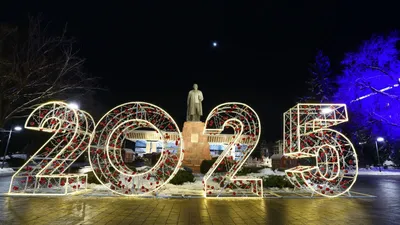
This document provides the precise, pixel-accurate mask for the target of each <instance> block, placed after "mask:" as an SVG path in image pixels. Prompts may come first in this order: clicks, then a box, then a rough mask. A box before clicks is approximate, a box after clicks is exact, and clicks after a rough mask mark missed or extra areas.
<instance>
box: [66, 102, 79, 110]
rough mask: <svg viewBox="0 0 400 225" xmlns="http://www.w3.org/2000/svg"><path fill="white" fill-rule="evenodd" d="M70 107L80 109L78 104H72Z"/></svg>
mask: <svg viewBox="0 0 400 225" xmlns="http://www.w3.org/2000/svg"><path fill="white" fill-rule="evenodd" d="M68 106H69V107H70V108H72V109H79V105H78V103H76V102H71V103H69V104H68Z"/></svg>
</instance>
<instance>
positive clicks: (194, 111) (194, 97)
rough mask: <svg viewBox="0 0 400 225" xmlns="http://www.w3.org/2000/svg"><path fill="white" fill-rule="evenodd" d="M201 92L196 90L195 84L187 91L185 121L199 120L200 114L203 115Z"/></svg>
mask: <svg viewBox="0 0 400 225" xmlns="http://www.w3.org/2000/svg"><path fill="white" fill-rule="evenodd" d="M203 99H204V98H203V93H202V92H201V91H200V90H198V86H197V84H194V85H193V90H191V91H189V94H188V98H187V119H186V120H187V121H200V116H202V115H203V107H202V105H201V102H202V101H203Z"/></svg>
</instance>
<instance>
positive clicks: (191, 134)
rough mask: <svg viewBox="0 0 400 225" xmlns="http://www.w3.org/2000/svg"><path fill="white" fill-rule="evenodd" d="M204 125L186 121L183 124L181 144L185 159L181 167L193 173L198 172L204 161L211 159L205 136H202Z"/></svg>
mask: <svg viewBox="0 0 400 225" xmlns="http://www.w3.org/2000/svg"><path fill="white" fill-rule="evenodd" d="M203 129H204V123H203V122H200V121H198V122H197V121H196V122H193V121H188V122H185V123H184V124H183V131H182V137H183V143H184V149H185V158H184V159H183V165H184V166H187V167H189V168H191V169H192V170H193V172H196V173H199V172H200V164H201V162H202V161H203V160H204V159H208V160H209V159H211V154H210V145H209V144H208V140H207V136H206V135H203Z"/></svg>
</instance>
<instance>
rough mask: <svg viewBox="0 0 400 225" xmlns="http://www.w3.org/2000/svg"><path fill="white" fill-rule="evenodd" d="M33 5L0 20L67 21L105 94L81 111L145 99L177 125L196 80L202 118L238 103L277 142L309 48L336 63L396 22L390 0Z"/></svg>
mask: <svg viewBox="0 0 400 225" xmlns="http://www.w3.org/2000/svg"><path fill="white" fill-rule="evenodd" d="M27 2H28V3H27ZM38 2H40V1H16V0H13V1H8V3H6V2H2V4H1V7H0V22H7V23H14V24H17V25H20V26H24V24H26V23H27V20H28V15H36V14H37V13H42V17H43V18H44V19H45V21H51V22H52V23H51V27H52V30H51V32H53V31H54V32H59V31H61V29H62V27H63V26H64V25H65V23H68V34H69V35H71V36H75V37H76V38H77V40H78V41H79V43H78V45H77V47H78V48H80V49H81V50H80V53H79V54H80V55H81V56H82V57H85V58H87V63H86V66H85V67H86V70H87V71H88V72H89V73H90V74H92V75H93V76H97V77H101V78H102V80H101V85H102V86H103V87H106V88H108V90H109V91H108V92H100V93H98V94H97V95H96V99H97V101H98V102H99V103H101V105H102V107H103V109H102V110H99V109H98V108H96V109H95V110H94V108H93V109H90V108H87V107H85V106H82V109H85V110H87V111H89V112H91V113H93V114H94V115H100V114H102V113H105V112H106V111H108V110H109V109H112V108H113V107H114V106H116V105H117V104H121V103H125V102H128V101H147V102H150V103H153V104H156V105H158V106H160V107H162V108H163V109H165V110H166V111H167V112H168V113H169V114H171V115H172V117H173V118H175V120H176V121H177V122H178V124H179V125H180V126H181V128H182V124H183V122H184V120H185V116H186V98H187V93H188V92H189V91H190V90H191V89H192V85H193V83H197V84H198V85H199V89H200V90H201V91H202V92H203V94H204V98H205V99H204V102H203V110H204V114H205V115H204V116H203V117H202V119H203V121H204V119H205V117H206V116H207V114H208V112H209V111H210V110H211V109H212V108H213V107H215V106H216V105H218V104H220V103H224V102H227V101H239V102H243V103H246V104H248V105H250V106H251V107H253V108H254V109H255V110H256V112H257V113H258V114H259V116H260V119H261V122H262V126H263V137H262V138H263V139H266V140H268V141H275V140H277V139H279V138H281V136H282V127H281V126H282V114H283V112H284V111H286V110H287V109H288V108H289V107H291V106H293V105H294V104H295V103H296V101H297V100H298V98H299V97H301V96H302V95H303V94H305V92H306V90H307V87H306V85H305V80H306V79H307V78H308V76H309V74H308V70H307V69H308V64H309V63H311V62H312V61H313V57H314V55H315V52H316V49H318V48H319V49H322V50H324V52H325V53H326V54H327V55H328V56H329V57H330V58H331V59H332V63H333V65H334V66H338V64H339V62H340V60H341V57H342V56H343V53H344V52H346V51H349V50H355V49H356V48H357V45H358V44H359V43H360V41H361V40H363V39H368V38H369V37H370V36H371V34H373V33H377V32H388V31H390V30H393V29H397V28H399V27H400V16H399V13H398V9H399V7H398V6H397V4H396V1H382V0H381V1H379V4H377V3H376V2H375V1H360V0H356V1H349V0H346V1H345V0H343V1H333V0H332V1H284V0H279V1H264V2H260V3H251V2H253V1H246V2H247V3H246V4H242V3H240V4H237V3H233V2H235V1H226V3H225V4H223V3H221V2H222V1H195V2H196V3H193V2H194V1H183V2H176V3H175V1H174V2H171V1H163V3H156V2H154V1H140V2H142V3H136V2H137V1H131V3H116V2H115V3H111V1H91V2H94V3H91V4H89V3H83V2H84V1H80V2H74V1H51V2H48V3H43V4H42V3H38ZM87 2H89V1H87ZM133 2H135V3H133ZM236 2H243V1H236ZM305 2H306V3H305ZM385 2H386V3H385ZM213 41H217V42H218V47H216V48H213V46H212V42H213ZM93 111H95V112H93ZM97 119H98V118H97Z"/></svg>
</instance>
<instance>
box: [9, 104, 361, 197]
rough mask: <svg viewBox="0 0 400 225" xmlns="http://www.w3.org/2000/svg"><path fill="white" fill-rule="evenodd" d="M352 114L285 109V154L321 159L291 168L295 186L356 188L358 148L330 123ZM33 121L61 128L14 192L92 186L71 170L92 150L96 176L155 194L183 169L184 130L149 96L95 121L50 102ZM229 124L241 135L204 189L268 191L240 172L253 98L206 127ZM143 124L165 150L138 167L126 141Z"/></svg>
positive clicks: (251, 135) (333, 190)
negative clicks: (128, 157)
mask: <svg viewBox="0 0 400 225" xmlns="http://www.w3.org/2000/svg"><path fill="white" fill-rule="evenodd" d="M322 106H324V107H328V108H329V109H331V110H332V111H330V112H329V113H325V114H321V113H319V111H318V110H320V109H321V107H322ZM339 108H342V109H343V111H342V114H341V115H342V117H340V116H339V114H338V112H339V110H338V109H339ZM294 109H300V110H297V111H296V110H294ZM305 111H307V112H306V113H305ZM299 115H300V116H299ZM344 115H345V116H344ZM331 116H333V118H331ZM328 117H329V118H328ZM299 118H301V119H299ZM345 121H347V112H346V108H345V105H335V104H329V105H318V107H317V105H300V104H299V105H297V106H296V107H294V108H293V109H291V110H289V111H288V112H286V113H285V114H284V123H285V125H284V126H285V127H284V128H285V134H284V135H285V137H284V139H285V144H284V146H285V155H287V156H289V157H296V158H299V157H315V158H316V160H317V161H316V165H312V166H299V167H296V168H292V169H289V170H286V174H287V176H288V177H289V178H290V181H291V182H292V183H293V184H294V185H295V186H297V187H299V188H307V189H309V190H310V191H312V192H314V193H318V194H321V195H324V196H328V197H335V196H339V195H341V194H343V193H345V192H346V191H348V190H349V189H350V187H351V185H352V184H353V183H354V180H355V178H356V176H357V158H356V154H355V152H354V148H353V146H352V145H351V142H350V141H348V139H347V138H346V137H345V136H343V135H342V134H340V133H339V132H337V131H334V130H331V129H326V127H328V125H329V126H332V125H335V124H337V123H339V122H345ZM25 127H26V128H27V129H32V130H38V131H42V132H50V133H53V135H52V137H51V138H50V139H49V140H48V141H47V142H46V143H45V144H44V145H43V146H42V147H41V148H40V149H39V150H38V151H37V152H36V153H35V154H34V155H33V156H32V157H31V158H30V159H29V160H28V161H27V162H26V163H25V165H23V166H22V167H21V168H20V169H19V170H18V171H17V172H16V173H15V174H14V176H13V177H12V182H11V185H10V189H9V193H10V194H28V195H40V194H43V195H64V194H71V193H78V192H79V191H80V190H85V189H86V184H87V175H79V174H66V173H65V171H66V170H67V169H68V167H69V166H70V165H71V164H72V163H73V162H74V161H75V160H76V159H77V158H78V157H79V156H81V155H82V154H83V153H84V152H85V151H86V150H88V155H89V161H90V164H91V167H92V169H93V172H94V175H95V176H96V178H97V179H98V180H99V181H100V182H101V183H102V184H103V185H104V186H106V187H107V188H109V189H110V190H111V191H112V192H115V193H117V194H120V195H127V196H139V195H147V194H151V193H153V192H155V191H157V190H158V189H159V188H161V187H162V186H163V185H165V184H166V183H168V182H169V181H170V180H171V179H172V178H173V177H174V175H175V174H176V173H177V172H178V171H179V169H180V168H181V165H182V161H183V158H184V143H183V142H182V134H181V132H180V130H179V127H178V126H177V124H176V123H175V121H174V120H173V118H172V117H171V116H170V115H169V114H168V113H167V112H165V111H164V110H163V109H161V108H159V107H157V106H155V105H153V104H150V103H146V102H130V103H126V104H122V105H119V106H117V107H115V108H114V109H112V110H110V111H109V112H108V113H106V114H105V115H104V116H103V117H102V118H101V119H100V121H99V122H98V123H97V124H96V126H95V127H94V121H93V119H92V117H91V116H90V115H89V114H88V113H86V112H84V111H82V110H78V109H75V108H71V107H70V106H69V105H68V104H66V103H64V102H49V103H45V104H43V105H41V106H39V107H38V108H37V109H35V110H34V111H33V112H32V113H31V115H30V116H29V117H28V119H27V121H26V124H25ZM227 127H230V128H232V129H233V132H234V133H233V134H232V140H233V141H232V142H230V143H228V145H227V146H226V148H225V150H224V151H223V152H222V154H221V155H220V156H219V157H218V159H217V160H216V161H215V163H214V164H213V165H212V167H211V168H210V170H209V171H208V172H207V173H206V174H205V176H204V178H203V184H204V189H203V190H204V196H205V197H222V196H232V197H262V196H263V184H262V180H261V179H257V178H251V177H247V178H246V177H236V173H237V172H238V171H239V170H240V168H241V167H242V166H243V164H244V163H245V161H246V160H247V158H248V157H249V156H250V154H251V152H252V151H253V150H254V148H255V146H256V145H257V143H258V141H259V138H260V134H261V124H260V120H259V117H258V115H257V113H256V112H255V111H254V110H253V109H252V108H250V107H249V106H247V105H246V104H243V103H237V102H228V103H224V104H221V105H218V106H217V107H215V108H214V109H213V110H212V111H211V112H210V114H209V115H208V117H207V119H206V121H205V128H204V134H206V135H219V134H220V133H221V132H222V131H223V130H224V129H225V128H227ZM143 128H146V129H153V130H155V131H156V132H157V133H158V135H159V142H161V143H162V144H163V148H162V149H163V150H162V151H161V154H160V157H159V159H158V161H157V163H156V164H155V165H154V166H153V167H152V168H150V169H148V170H146V171H136V170H135V169H132V168H130V167H129V166H127V165H126V164H125V162H124V160H123V154H122V150H123V143H124V141H125V138H126V137H127V134H129V133H130V132H132V131H133V130H136V129H143ZM168 142H174V143H175V145H176V148H175V149H177V150H167V148H166V146H167V143H168ZM232 148H236V149H237V151H240V152H241V155H242V156H241V157H239V159H237V160H235V159H234V158H233V157H232V156H231V155H230V154H229V152H230V151H231V149H232ZM349 171H351V172H349ZM354 171H355V172H354ZM349 177H351V179H350V178H349Z"/></svg>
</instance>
